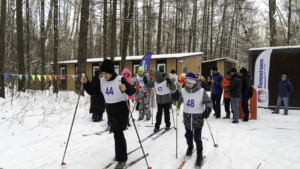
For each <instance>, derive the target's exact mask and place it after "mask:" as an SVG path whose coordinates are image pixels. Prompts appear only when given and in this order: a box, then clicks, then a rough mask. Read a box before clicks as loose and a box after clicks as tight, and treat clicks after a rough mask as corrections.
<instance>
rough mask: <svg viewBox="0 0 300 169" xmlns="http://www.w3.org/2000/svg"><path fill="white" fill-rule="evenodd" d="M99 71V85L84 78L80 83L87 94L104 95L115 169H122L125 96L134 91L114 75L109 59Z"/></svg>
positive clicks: (125, 116) (119, 77)
mask: <svg viewBox="0 0 300 169" xmlns="http://www.w3.org/2000/svg"><path fill="white" fill-rule="evenodd" d="M100 70H101V72H102V76H103V77H102V78H101V80H100V85H93V84H91V83H90V82H89V81H88V80H87V79H86V77H84V76H82V78H81V83H83V86H84V89H85V90H86V91H87V92H89V93H100V92H102V94H103V95H104V99H105V103H106V110H107V115H108V119H109V122H110V123H111V130H112V132H113V133H114V140H115V155H116V156H115V159H116V161H118V164H117V166H116V167H115V169H122V168H124V167H125V166H126V161H127V145H126V139H125V137H124V133H123V131H124V130H125V129H126V127H127V124H128V116H129V110H128V107H127V104H126V98H127V96H126V94H127V95H132V94H134V92H135V89H134V87H133V86H132V85H130V84H129V83H128V82H127V81H126V79H125V78H124V77H122V76H119V75H117V74H116V73H115V70H114V62H113V61H111V60H109V59H106V60H104V62H103V63H102V64H101V66H100ZM125 93H126V94H125Z"/></svg>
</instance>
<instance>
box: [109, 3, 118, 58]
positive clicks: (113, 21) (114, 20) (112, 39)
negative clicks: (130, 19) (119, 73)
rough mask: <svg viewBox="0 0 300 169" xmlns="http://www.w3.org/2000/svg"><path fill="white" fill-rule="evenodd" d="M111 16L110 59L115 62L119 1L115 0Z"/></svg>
mask: <svg viewBox="0 0 300 169" xmlns="http://www.w3.org/2000/svg"><path fill="white" fill-rule="evenodd" d="M112 10H113V11H112V16H111V23H110V24H111V28H110V45H109V57H110V60H112V61H114V60H115V54H116V48H117V45H116V32H117V0H113V9H112Z"/></svg>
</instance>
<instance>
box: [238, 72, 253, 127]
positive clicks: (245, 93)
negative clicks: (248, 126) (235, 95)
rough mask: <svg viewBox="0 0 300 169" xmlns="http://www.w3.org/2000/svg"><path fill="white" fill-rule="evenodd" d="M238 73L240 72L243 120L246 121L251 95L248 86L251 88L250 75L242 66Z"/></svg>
mask: <svg viewBox="0 0 300 169" xmlns="http://www.w3.org/2000/svg"><path fill="white" fill-rule="evenodd" d="M240 73H241V74H242V76H243V78H242V108H243V111H244V119H243V121H244V122H247V121H248V119H249V107H248V100H249V98H250V97H251V96H250V88H252V85H251V76H250V75H249V73H248V71H247V69H246V68H242V69H241V70H240Z"/></svg>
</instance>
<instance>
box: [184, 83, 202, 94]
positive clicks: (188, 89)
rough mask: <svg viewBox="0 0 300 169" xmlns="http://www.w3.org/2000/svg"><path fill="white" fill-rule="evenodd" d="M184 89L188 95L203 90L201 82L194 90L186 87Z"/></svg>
mask: <svg viewBox="0 0 300 169" xmlns="http://www.w3.org/2000/svg"><path fill="white" fill-rule="evenodd" d="M184 89H185V90H186V91H187V92H188V93H195V92H196V91H198V90H200V89H201V85H200V83H199V82H197V83H196V85H195V86H194V87H193V88H191V89H190V88H188V87H186V86H185V87H184Z"/></svg>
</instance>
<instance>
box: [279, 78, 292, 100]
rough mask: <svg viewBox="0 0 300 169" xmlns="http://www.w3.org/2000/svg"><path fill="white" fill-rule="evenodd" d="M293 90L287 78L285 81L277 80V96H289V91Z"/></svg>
mask: <svg viewBox="0 0 300 169" xmlns="http://www.w3.org/2000/svg"><path fill="white" fill-rule="evenodd" d="M292 91H293V86H292V84H291V82H290V80H289V79H286V81H282V80H281V81H280V82H279V97H289V95H290V93H292Z"/></svg>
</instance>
